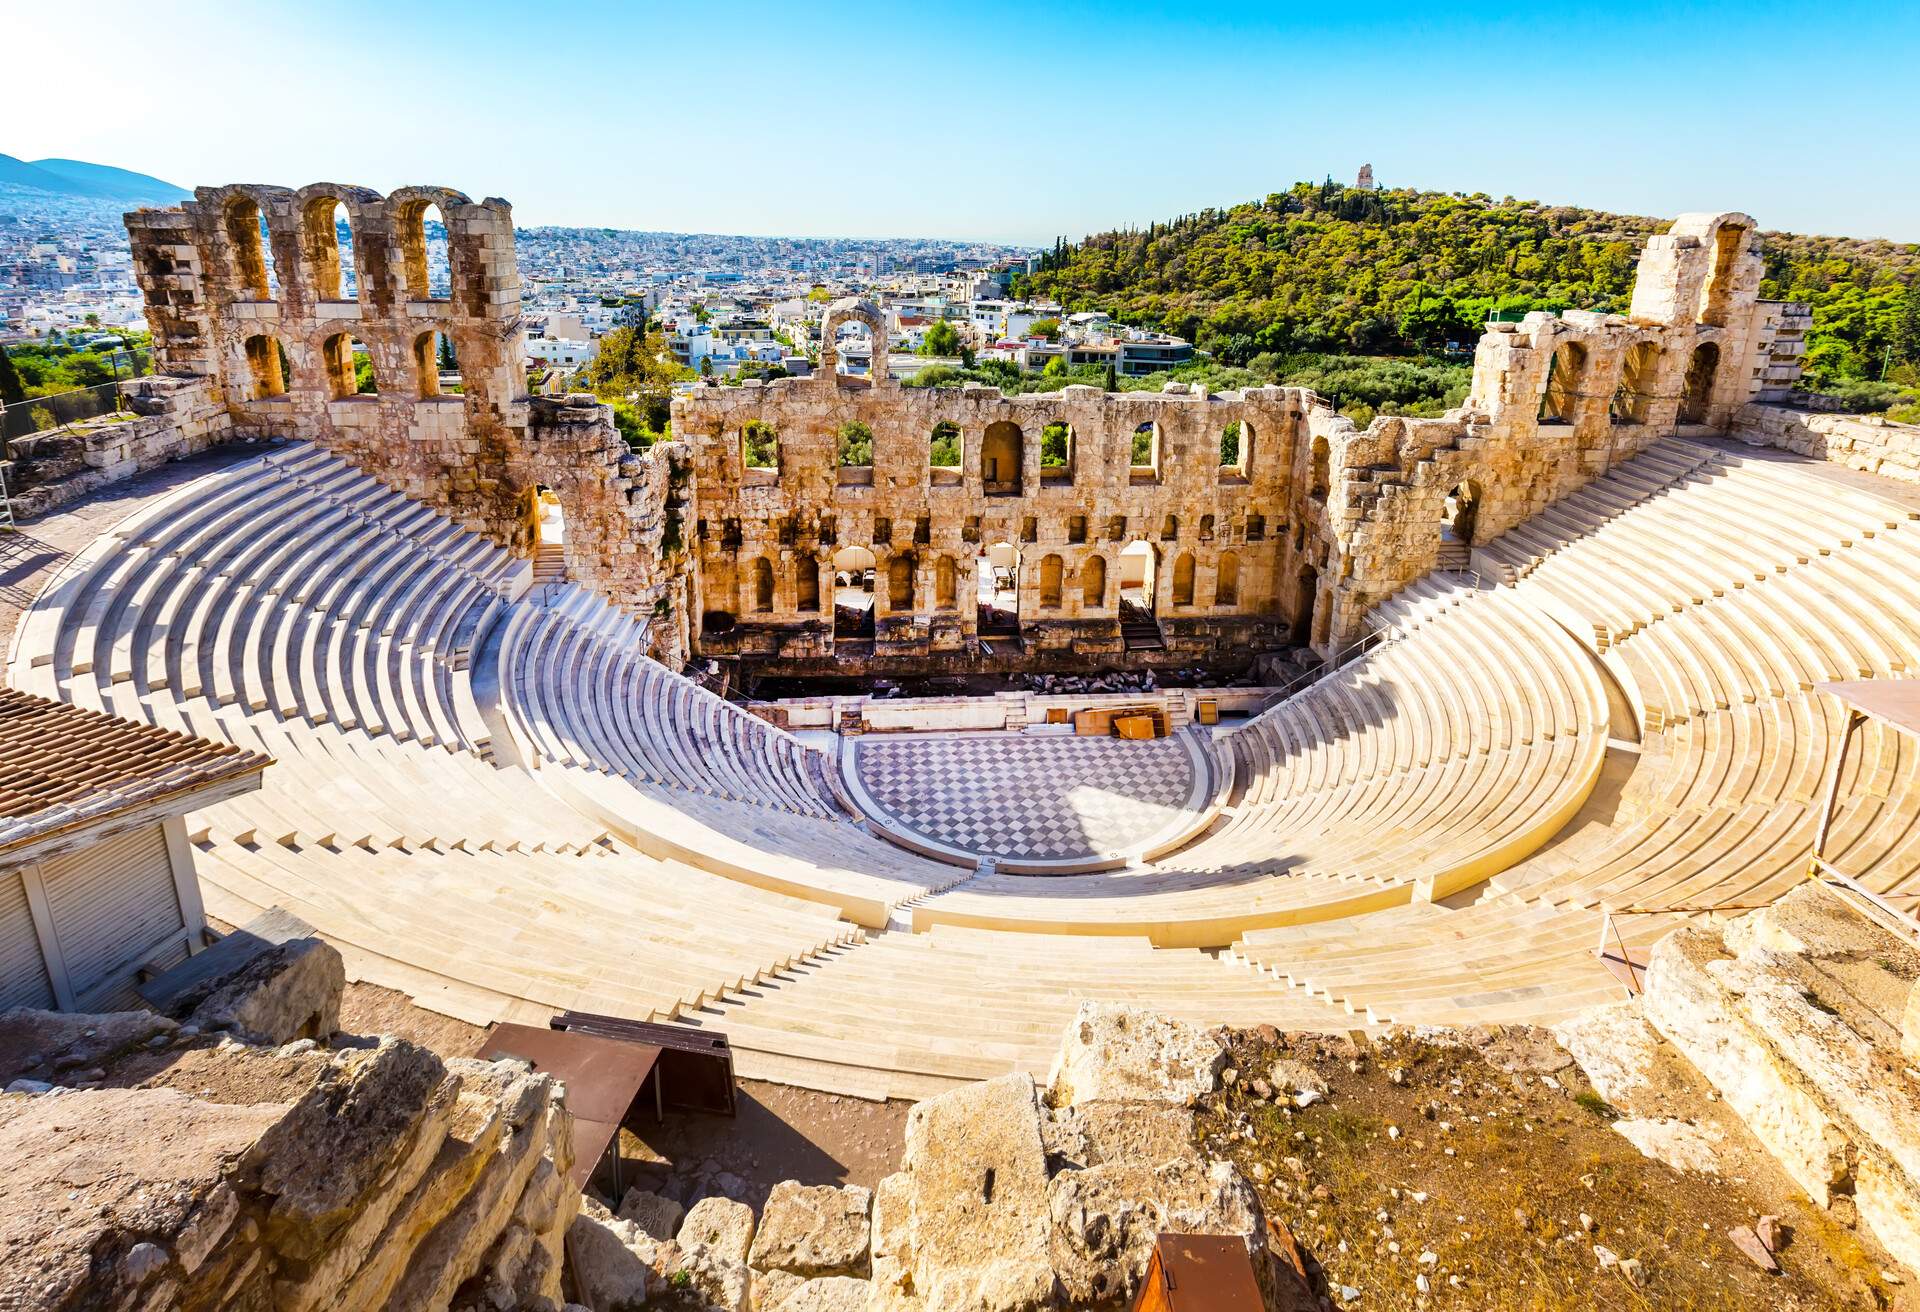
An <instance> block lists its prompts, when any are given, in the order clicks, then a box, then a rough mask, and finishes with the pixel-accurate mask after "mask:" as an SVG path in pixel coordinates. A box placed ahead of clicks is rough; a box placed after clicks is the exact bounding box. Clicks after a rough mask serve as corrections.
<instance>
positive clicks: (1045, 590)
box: [1040, 553, 1067, 610]
mask: <svg viewBox="0 0 1920 1312" xmlns="http://www.w3.org/2000/svg"><path fill="white" fill-rule="evenodd" d="M1066 575H1067V562H1066V561H1064V560H1062V559H1060V556H1059V555H1058V553H1049V554H1048V555H1045V556H1042V557H1041V558H1040V606H1041V609H1043V610H1058V609H1060V602H1061V594H1062V592H1063V590H1064V584H1065V581H1066Z"/></svg>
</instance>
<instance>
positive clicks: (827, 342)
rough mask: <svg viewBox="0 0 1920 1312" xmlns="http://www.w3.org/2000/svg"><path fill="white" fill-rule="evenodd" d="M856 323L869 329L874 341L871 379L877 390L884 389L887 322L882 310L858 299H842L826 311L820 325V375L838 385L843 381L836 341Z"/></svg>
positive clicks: (849, 297)
mask: <svg viewBox="0 0 1920 1312" xmlns="http://www.w3.org/2000/svg"><path fill="white" fill-rule="evenodd" d="M853 323H857V324H864V325H866V329H867V332H868V334H869V335H870V336H871V337H872V338H873V365H872V368H871V370H870V374H869V377H870V378H871V380H872V382H873V383H874V384H875V385H876V386H878V385H881V384H883V383H885V382H886V380H887V365H886V360H887V318H886V316H885V315H884V314H882V313H881V312H880V307H879V306H877V305H875V304H874V303H873V302H872V301H869V300H865V299H863V298H861V297H858V296H843V297H841V298H840V299H839V300H837V301H835V302H834V303H833V304H832V305H829V306H828V307H827V315H826V318H825V319H824V320H823V321H822V322H821V324H820V372H821V373H822V374H823V375H825V376H826V377H828V378H831V379H834V380H835V381H836V382H838V381H841V379H842V375H841V373H840V348H839V343H838V341H837V338H838V335H839V332H840V329H841V328H842V327H844V326H845V325H847V324H853Z"/></svg>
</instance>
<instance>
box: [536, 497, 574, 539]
mask: <svg viewBox="0 0 1920 1312" xmlns="http://www.w3.org/2000/svg"><path fill="white" fill-rule="evenodd" d="M533 497H534V501H533V511H534V516H535V519H536V524H535V528H536V531H537V533H538V536H539V539H540V541H541V542H544V543H552V544H555V545H558V544H559V543H562V542H565V541H566V540H567V517H566V514H565V513H564V512H563V511H562V510H561V509H560V497H559V494H558V493H556V492H555V491H554V490H553V489H552V488H550V487H548V486H547V485H546V484H545V483H536V484H534V488H533Z"/></svg>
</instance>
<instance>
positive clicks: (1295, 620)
mask: <svg viewBox="0 0 1920 1312" xmlns="http://www.w3.org/2000/svg"><path fill="white" fill-rule="evenodd" d="M1319 599H1320V571H1319V570H1317V569H1315V568H1314V567H1313V566H1312V565H1302V566H1301V567H1300V572H1299V573H1298V574H1297V575H1295V576H1294V583H1293V615H1292V625H1291V633H1290V636H1289V640H1290V641H1291V642H1292V644H1293V645H1294V646H1296V647H1306V646H1310V645H1311V644H1312V642H1313V612H1314V610H1315V608H1316V607H1317V605H1318V604H1319Z"/></svg>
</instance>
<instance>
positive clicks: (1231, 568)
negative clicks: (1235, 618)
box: [1213, 551, 1240, 606]
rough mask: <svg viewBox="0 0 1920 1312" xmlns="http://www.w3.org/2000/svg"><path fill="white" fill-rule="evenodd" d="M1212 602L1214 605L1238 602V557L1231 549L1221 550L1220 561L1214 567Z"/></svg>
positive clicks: (1236, 603)
mask: <svg viewBox="0 0 1920 1312" xmlns="http://www.w3.org/2000/svg"><path fill="white" fill-rule="evenodd" d="M1213 604H1214V605H1216V606H1237V605H1239V604H1240V557H1238V556H1236V555H1234V554H1233V553H1232V552H1231V551H1223V552H1221V553H1220V563H1219V564H1218V565H1216V566H1215V567H1214V571H1213Z"/></svg>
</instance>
